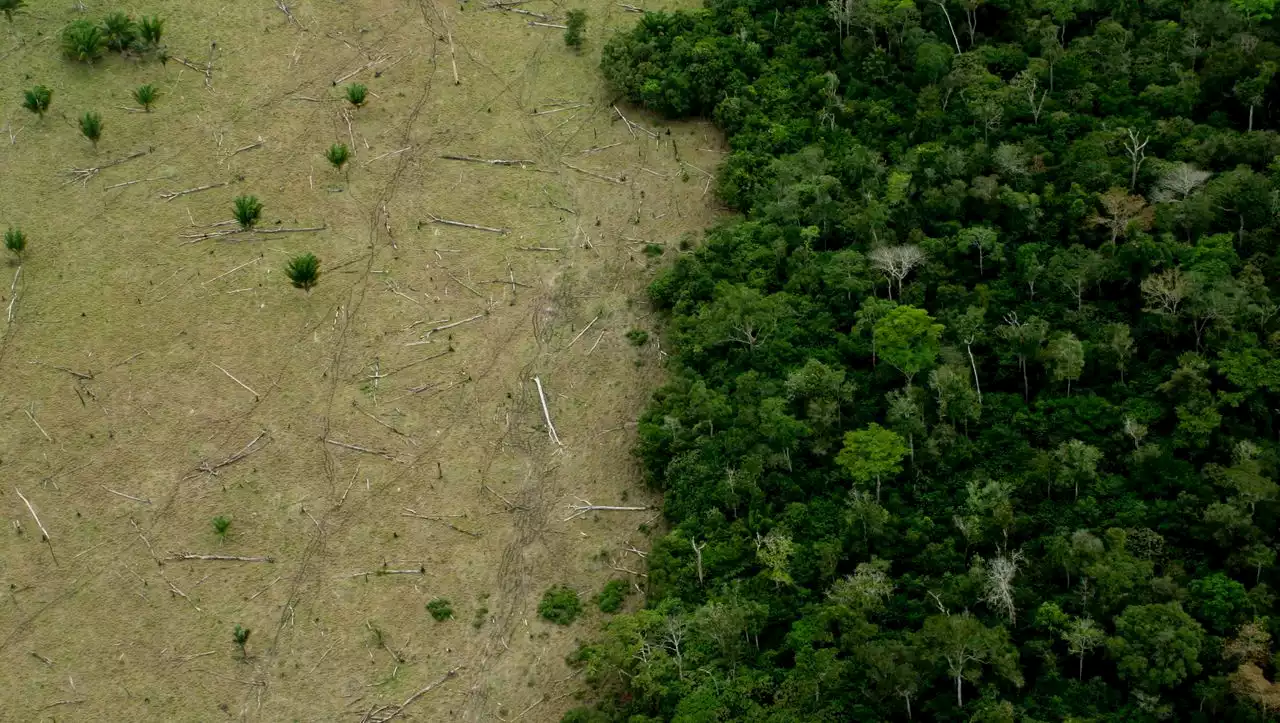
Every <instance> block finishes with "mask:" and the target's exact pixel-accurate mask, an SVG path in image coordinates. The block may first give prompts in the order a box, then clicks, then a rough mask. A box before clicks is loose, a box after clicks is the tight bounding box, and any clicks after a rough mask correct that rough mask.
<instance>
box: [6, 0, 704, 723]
mask: <svg viewBox="0 0 1280 723" xmlns="http://www.w3.org/2000/svg"><path fill="white" fill-rule="evenodd" d="M580 7H581V8H582V9H584V10H586V11H587V13H588V17H589V21H588V25H587V32H586V43H585V45H584V46H583V48H582V49H581V51H576V52H575V51H574V50H572V49H570V48H567V47H566V46H565V43H564V40H563V37H562V32H563V31H562V30H561V29H559V28H555V27H548V26H551V25H560V24H563V23H564V17H565V15H566V11H567V10H568V9H570V7H568V6H563V5H559V4H555V3H551V2H546V1H545V0H536V1H534V2H529V3H526V4H514V3H513V4H509V5H507V7H506V8H504V9H495V8H489V7H486V6H485V5H483V4H480V3H474V2H465V3H462V4H458V3H451V2H443V1H442V2H436V3H432V2H428V1H427V0H420V1H416V2H411V1H409V0H385V1H384V0H363V1H360V2H356V1H354V0H353V1H349V2H333V1H331V0H326V1H323V2H322V1H321V0H294V1H293V2H290V3H288V4H282V3H279V2H276V1H275V0H237V1H236V2H216V3H207V2H190V1H185V2H183V1H178V0H141V2H137V3H133V4H127V5H117V4H112V3H109V2H98V1H94V0H86V1H85V2H84V3H83V6H82V7H78V6H77V3H74V2H72V1H71V0H31V1H30V2H29V3H28V4H27V7H25V8H23V9H22V10H21V11H19V12H18V13H16V14H15V16H14V19H13V22H12V23H7V22H3V21H0V114H3V115H0V128H3V129H4V132H2V133H0V228H5V229H7V228H10V227H13V228H15V229H21V230H22V231H23V232H24V233H25V234H26V237H27V248H26V250H25V252H24V253H23V255H22V257H21V259H17V258H14V259H13V260H12V261H11V262H10V263H9V265H8V266H5V267H0V274H3V285H2V287H0V296H3V300H2V301H3V303H2V304H0V306H3V307H4V309H5V311H4V312H3V313H0V328H2V329H3V341H2V342H0V370H2V374H0V499H3V509H4V516H5V528H6V529H5V530H4V532H3V534H0V582H2V583H3V586H4V591H5V593H6V594H5V599H4V600H3V601H2V602H0V651H3V653H4V655H5V659H6V661H7V662H6V665H5V672H4V673H3V676H2V677H3V685H0V710H3V711H5V712H4V714H3V715H0V717H2V718H5V719H8V720H27V721H34V720H67V721H71V720H86V721H87V720H139V721H141V720H166V721H178V720H193V721H194V720H202V721H209V720H224V719H229V720H235V719H240V720H262V721H283V720H310V721H320V720H324V721H336V720H352V721H358V720H387V719H389V718H390V717H393V716H394V717H396V718H397V719H413V720H424V721H447V720H462V721H489V720H504V721H513V720H521V721H549V720H558V718H559V716H560V714H561V713H563V711H564V710H566V709H568V708H570V707H572V706H573V705H575V704H576V697H577V695H578V694H579V693H581V692H582V691H584V690H585V686H584V684H583V683H582V681H581V680H580V678H579V677H578V676H575V671H574V670H573V669H571V668H570V667H569V666H568V665H567V664H566V663H565V657H566V655H568V654H570V653H571V652H572V651H573V650H574V649H575V647H576V645H577V641H578V640H580V639H585V638H586V637H588V636H589V635H590V634H591V632H592V631H593V630H595V629H596V626H597V624H598V619H599V616H600V613H599V612H598V611H597V610H596V608H595V606H594V605H592V604H591V600H590V599H591V597H592V596H593V595H595V594H596V593H597V592H599V590H600V589H601V588H602V587H603V586H604V584H605V583H606V582H607V581H609V580H611V579H625V580H628V582H629V583H630V582H632V581H637V580H638V578H636V577H634V576H635V575H636V574H638V573H640V572H642V570H643V561H642V560H640V559H639V558H638V556H637V555H636V554H635V553H632V552H628V551H627V550H628V548H632V549H647V544H646V540H647V534H648V533H647V531H648V530H649V529H650V527H651V526H653V525H656V524H657V515H658V511H657V510H656V509H655V508H654V507H653V505H654V504H655V502H656V500H655V499H654V498H653V497H652V496H651V495H650V494H648V493H647V492H646V491H645V490H644V489H643V488H642V487H641V486H640V484H639V478H638V474H637V471H636V469H635V465H634V462H633V461H632V459H631V456H630V448H631V445H632V443H633V440H634V420H635V419H636V416H637V414H638V410H639V409H640V407H641V406H642V404H643V403H644V400H645V399H646V397H647V395H648V393H649V391H650V390H651V389H652V388H653V387H654V386H656V384H657V383H658V381H659V380H660V379H661V375H662V357H663V351H662V349H661V347H660V345H659V344H658V342H657V340H656V335H655V336H651V337H650V340H649V341H648V342H647V343H644V344H639V345H637V344H636V343H634V341H639V339H640V335H638V334H632V335H631V338H630V339H629V338H628V332H631V331H635V330H642V331H653V321H652V319H651V318H650V317H649V315H648V311H647V309H646V307H645V305H644V303H643V289H644V286H645V284H646V282H647V281H648V280H649V279H650V278H651V276H652V273H653V271H654V269H656V268H657V267H658V266H660V265H661V264H663V263H664V262H665V259H667V258H669V257H670V256H672V255H673V254H676V253H678V248H677V246H678V244H679V243H680V241H681V239H682V238H688V236H687V234H692V233H695V232H696V231H697V230H698V229H701V228H704V227H706V226H707V225H708V224H710V223H712V222H713V221H714V218H715V215H716V213H717V210H716V208H715V207H714V202H713V200H712V199H713V196H714V194H713V193H712V192H711V191H709V187H710V176H709V175H707V172H708V171H710V170H713V168H714V166H715V165H716V164H717V163H718V161H719V157H720V150H719V149H720V144H721V141H720V140H719V138H718V137H717V136H716V135H715V133H714V132H713V130H712V129H711V128H710V126H708V125H704V124H697V123H678V124H668V123H661V122H659V121H658V120H657V119H655V118H653V117H650V116H646V115H645V114H643V113H641V112H640V111H638V110H635V109H632V108H628V107H626V106H621V105H618V106H616V107H615V105H614V98H613V97H612V95H611V93H610V91H609V90H608V89H607V88H606V87H605V86H604V84H603V82H602V81H601V79H600V76H599V71H598V61H599V52H600V48H601V46H602V45H603V43H604V39H605V38H606V37H607V36H608V33H610V32H612V30H613V29H616V28H618V27H624V26H626V25H629V24H631V23H633V22H635V20H636V18H638V17H639V15H636V14H633V13H631V12H629V11H628V10H627V9H626V8H624V7H623V6H621V5H619V4H617V3H614V2H611V1H609V2H606V1H604V0H589V1H587V2H584V3H582V4H581V5H580ZM646 7H647V8H648V9H658V8H660V7H663V5H662V4H661V3H656V2H655V3H653V4H651V5H647V6H646ZM510 10H523V11H525V13H532V14H525V13H516V12H510ZM112 11H122V12H126V13H129V14H131V15H132V16H133V17H134V18H135V19H137V18H138V17H140V16H143V15H147V16H150V15H158V16H160V17H162V18H163V19H164V21H165V24H164V36H163V45H164V46H165V47H166V48H167V52H168V55H169V58H168V60H167V62H164V63H161V62H160V60H159V59H158V58H157V57H156V54H154V53H151V54H146V55H144V56H142V57H138V56H137V55H135V54H129V55H127V56H126V55H124V54H122V53H119V52H115V51H111V50H107V51H106V52H104V53H103V55H102V57H101V58H100V59H98V60H96V61H95V62H93V63H78V62H74V61H71V60H68V59H66V58H64V57H63V54H62V52H61V48H60V45H61V43H60V34H61V32H62V29H63V27H64V26H66V25H67V24H68V23H71V22H73V21H75V20H78V19H82V18H83V19H88V20H91V21H93V22H98V21H100V20H101V19H102V18H103V17H105V16H106V15H107V14H108V13H110V12H112ZM531 22H532V23H543V25H536V24H530V23H531ZM352 83H359V84H363V85H365V86H366V87H367V102H366V103H365V104H364V105H363V106H361V107H358V108H357V107H355V106H353V105H351V104H350V103H349V102H348V100H347V98H346V87H347V86H348V85H349V84H352ZM143 84H152V85H154V86H155V87H156V88H157V89H158V97H157V99H156V100H155V102H154V105H153V106H152V108H151V110H150V112H144V111H143V110H142V108H141V106H139V105H138V103H137V102H136V101H135V100H134V98H132V97H131V91H132V90H133V89H135V88H137V87H138V86H140V85H143ZM35 85H45V86H47V87H49V88H50V89H51V90H52V99H51V103H50V105H49V109H48V111H47V112H46V113H45V114H44V115H43V117H39V116H37V115H36V114H34V113H29V112H27V111H26V110H24V109H23V108H22V105H21V104H22V100H23V91H24V90H25V89H27V88H30V87H33V86H35ZM86 112H96V113H98V114H99V115H100V116H101V119H102V129H101V138H100V140H99V141H98V142H97V143H96V146H95V144H92V143H90V142H89V141H88V140H87V139H86V138H85V137H84V136H83V135H82V134H81V132H80V128H79V119H80V118H81V116H82V115H83V114H85V113H86ZM334 144H345V145H346V146H347V147H348V148H349V150H350V153H351V159H350V161H349V162H348V163H347V164H346V165H345V167H344V168H343V169H342V170H335V169H334V168H333V167H332V166H331V165H330V164H329V162H328V161H327V160H326V158H325V157H324V153H325V151H326V149H328V148H329V147H330V146H331V145H334ZM447 156H455V157H456V158H447ZM492 161H504V162H503V163H494V162H492ZM246 195H252V196H256V197H257V198H258V199H259V201H260V202H261V204H262V206H263V210H262V215H261V217H260V219H259V221H258V224H257V226H256V229H255V230H253V231H249V232H241V231H239V230H238V229H239V227H238V226H237V225H236V223H235V221H234V219H233V216H232V207H233V199H234V198H236V197H238V196H246ZM302 253H314V254H315V255H316V256H317V257H319V259H320V261H321V267H320V271H321V276H320V279H319V283H318V284H317V285H316V286H315V287H314V288H313V289H311V290H310V291H309V292H308V291H303V290H301V289H298V288H294V287H293V286H291V285H290V283H289V281H288V279H287V278H286V276H285V273H284V268H285V265H286V263H287V261H288V260H289V259H290V258H292V257H294V256H296V255H298V254H302ZM539 385H540V388H541V393H540V390H539ZM544 404H545V406H544ZM548 420H549V421H550V423H551V425H550V426H549V425H548ZM585 505H608V506H615V507H629V508H637V509H628V510H616V511H603V512H595V511H586V510H583V509H581V508H582V507H583V506H585ZM218 518H222V522H221V523H218V522H215V520H216V519H218ZM219 530H221V533H220V532H219ZM46 535H47V537H46ZM210 558H213V559H210ZM218 558H231V559H218ZM560 584H563V585H568V586H569V587H571V588H573V589H574V590H575V591H577V592H578V593H579V595H580V597H581V598H582V601H583V604H584V605H583V607H584V610H585V612H584V614H583V617H582V618H580V619H579V620H578V621H577V622H576V623H574V624H573V625H571V626H558V625H555V624H552V623H550V622H547V621H546V620H543V619H542V618H541V617H539V615H538V613H537V606H538V601H539V599H540V598H541V596H542V594H543V592H544V591H545V590H546V589H547V588H549V587H551V586H553V585H560ZM638 599H639V596H638V595H632V596H631V598H630V601H631V604H636V601H637V600H638ZM432 601H447V602H448V607H449V608H451V612H452V617H447V616H444V617H445V619H444V620H443V621H437V620H435V619H434V617H433V616H432V615H431V613H429V612H428V610H427V604H428V603H429V602H432ZM440 609H442V608H441V606H440V604H439V603H437V610H440ZM237 626H240V627H241V628H242V629H244V630H248V631H249V634H248V637H247V639H243V638H242V639H243V642H244V646H243V650H241V648H240V646H238V645H237V644H236V642H235V640H234V635H233V633H234V631H235V630H236V628H237Z"/></svg>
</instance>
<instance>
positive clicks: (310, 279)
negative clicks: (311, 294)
mask: <svg viewBox="0 0 1280 723" xmlns="http://www.w3.org/2000/svg"><path fill="white" fill-rule="evenodd" d="M284 273H285V276H288V277H289V282H290V283H292V284H293V285H294V286H296V287H298V288H299V289H302V290H303V291H310V290H311V287H312V286H315V285H316V282H318V281H319V280H320V259H318V258H316V255H315V254H302V255H300V256H294V257H293V258H291V259H289V264H288V265H287V266H285V267H284Z"/></svg>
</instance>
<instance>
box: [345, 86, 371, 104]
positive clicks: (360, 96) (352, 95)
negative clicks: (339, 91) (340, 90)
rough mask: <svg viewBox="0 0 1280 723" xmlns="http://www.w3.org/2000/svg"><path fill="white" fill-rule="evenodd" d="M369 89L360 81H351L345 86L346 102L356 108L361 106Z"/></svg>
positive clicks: (366, 99) (365, 100)
mask: <svg viewBox="0 0 1280 723" xmlns="http://www.w3.org/2000/svg"><path fill="white" fill-rule="evenodd" d="M368 95H369V89H368V88H366V87H364V86H363V85H361V84H360V83H352V84H351V85H348V86H347V102H348V103H350V104H351V105H353V106H355V107H356V108H360V107H362V106H363V105H364V104H365V103H366V102H367V101H368Z"/></svg>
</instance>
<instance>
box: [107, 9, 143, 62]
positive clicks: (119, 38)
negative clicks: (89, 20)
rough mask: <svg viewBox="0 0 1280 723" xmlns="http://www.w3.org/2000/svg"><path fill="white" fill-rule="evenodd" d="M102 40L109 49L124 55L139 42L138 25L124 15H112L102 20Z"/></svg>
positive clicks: (118, 13)
mask: <svg viewBox="0 0 1280 723" xmlns="http://www.w3.org/2000/svg"><path fill="white" fill-rule="evenodd" d="M102 39H103V41H104V42H105V43H106V44H107V47H108V48H110V49H112V50H118V51H120V52H122V53H123V52H124V51H126V50H128V49H129V48H131V47H133V44H134V42H135V41H137V39H138V25H137V24H136V23H134V22H133V18H131V17H129V16H128V15H125V14H124V13H120V12H116V13H111V14H109V15H107V16H106V17H105V18H103V19H102Z"/></svg>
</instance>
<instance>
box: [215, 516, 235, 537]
mask: <svg viewBox="0 0 1280 723" xmlns="http://www.w3.org/2000/svg"><path fill="white" fill-rule="evenodd" d="M230 531H231V518H230V517H227V516H226V515H218V516H217V517H215V518H213V534H215V535H217V536H218V539H219V540H226V539H227V533H228V532H230Z"/></svg>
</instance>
